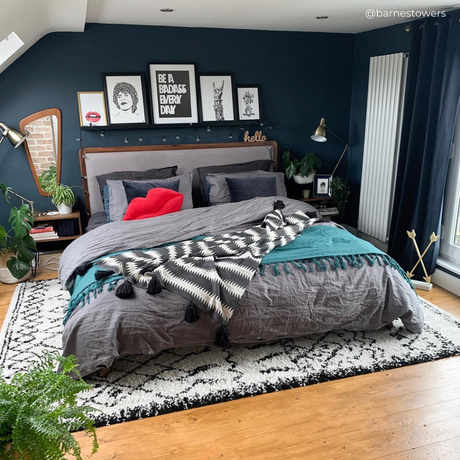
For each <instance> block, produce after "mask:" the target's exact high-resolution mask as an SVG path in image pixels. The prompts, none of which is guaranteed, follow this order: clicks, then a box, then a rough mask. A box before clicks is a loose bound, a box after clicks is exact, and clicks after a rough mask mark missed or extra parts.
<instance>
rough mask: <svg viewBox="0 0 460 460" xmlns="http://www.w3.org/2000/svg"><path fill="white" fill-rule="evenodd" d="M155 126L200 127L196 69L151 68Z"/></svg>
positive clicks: (184, 66) (180, 66)
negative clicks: (182, 124) (194, 125)
mask: <svg viewBox="0 0 460 460" xmlns="http://www.w3.org/2000/svg"><path fill="white" fill-rule="evenodd" d="M149 67H150V84H151V87H152V107H153V123H154V124H156V125H171V124H176V123H197V122H198V106H197V96H196V80H195V66H194V65H193V64H150V66H149Z"/></svg>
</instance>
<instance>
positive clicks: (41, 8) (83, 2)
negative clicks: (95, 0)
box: [0, 0, 88, 72]
mask: <svg viewBox="0 0 460 460" xmlns="http://www.w3.org/2000/svg"><path fill="white" fill-rule="evenodd" d="M87 3H88V0H0V40H3V39H4V38H5V37H7V36H8V35H9V34H10V33H11V32H16V34H17V35H18V36H19V38H20V39H21V40H22V41H23V42H24V46H22V47H21V48H20V49H19V50H18V51H16V53H15V54H13V56H11V57H10V58H9V59H8V60H7V61H5V62H4V63H3V64H1V65H0V72H3V71H4V70H5V69H6V68H7V67H8V66H9V65H10V64H11V63H12V62H14V61H15V60H16V59H17V58H18V57H19V56H21V54H23V53H24V52H25V51H27V49H28V48H30V47H31V46H32V45H33V44H34V43H36V42H37V41H38V40H40V38H42V37H43V36H44V35H46V34H48V33H50V32H83V30H84V28H85V22H86V7H87Z"/></svg>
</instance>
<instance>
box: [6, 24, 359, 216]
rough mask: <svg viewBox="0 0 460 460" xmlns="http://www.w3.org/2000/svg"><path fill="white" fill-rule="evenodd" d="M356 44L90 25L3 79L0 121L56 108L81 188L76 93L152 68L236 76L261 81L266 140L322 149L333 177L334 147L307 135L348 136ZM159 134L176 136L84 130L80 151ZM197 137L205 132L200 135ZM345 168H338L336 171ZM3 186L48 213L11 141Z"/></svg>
mask: <svg viewBox="0 0 460 460" xmlns="http://www.w3.org/2000/svg"><path fill="white" fill-rule="evenodd" d="M353 46H354V36H353V35H347V34H322V33H294V32H266V31H247V30H223V29H196V28H172V27H150V26H123V25H97V24H88V25H87V26H86V30H85V32H84V33H53V34H50V35H47V36H45V37H44V38H42V39H41V40H40V41H39V42H38V43H36V44H35V45H34V46H33V47H32V48H31V49H30V50H28V51H27V52H26V53H25V54H24V55H23V56H22V57H20V58H19V59H18V60H17V61H16V62H14V63H13V64H12V65H11V66H10V67H9V68H7V69H6V70H5V71H4V72H3V73H2V74H0V114H1V116H0V118H1V120H0V121H4V122H5V123H7V124H9V125H11V126H13V127H17V126H18V124H19V121H20V120H21V119H22V118H23V117H25V116H27V115H30V114H31V113H34V112H36V111H39V110H43V109H46V108H49V107H58V108H60V109H61V110H62V115H63V145H62V179H61V181H62V182H63V183H65V184H69V185H80V184H81V181H80V169H79V163H78V149H79V148H80V144H79V143H78V142H76V138H78V137H79V136H80V131H79V119H78V108H77V96H76V93H77V91H92V90H102V89H103V85H102V75H101V74H102V73H103V72H126V71H130V72H136V71H141V72H145V73H146V76H148V63H155V62H157V63H194V64H196V70H197V73H200V72H233V73H234V75H235V79H236V83H239V84H254V83H258V84H260V87H261V97H262V106H263V110H264V118H267V119H269V120H270V124H271V126H272V128H273V129H272V130H270V131H268V130H266V129H265V127H264V128H263V130H264V132H265V134H267V135H268V138H269V139H273V140H276V141H278V143H279V146H280V151H281V150H282V148H283V147H290V148H292V149H293V150H294V152H296V153H298V154H299V156H301V155H302V154H304V153H306V152H309V151H316V152H319V153H320V154H321V155H322V158H323V163H324V166H323V168H322V171H324V172H330V171H331V170H332V167H333V165H334V163H335V161H336V159H337V158H338V155H339V154H340V151H341V148H340V144H339V143H338V142H336V141H335V140H331V141H328V142H327V143H325V144H318V143H315V142H313V141H312V140H311V139H310V134H311V132H312V131H313V130H314V129H315V128H316V126H317V125H318V123H319V120H320V118H321V117H326V118H327V120H328V123H329V124H330V125H331V127H332V126H334V131H335V132H336V133H337V135H339V136H340V137H342V138H346V137H347V135H348V130H349V126H350V104H351V88H352V76H353ZM188 132H189V133H190V134H192V135H193V136H192V137H185V136H184V135H182V137H181V140H180V141H175V139H171V143H174V142H175V143H195V133H194V132H190V131H188ZM163 133H165V134H175V131H171V130H149V131H139V132H137V131H136V132H135V131H113V132H111V133H107V135H106V136H105V137H104V138H102V137H100V135H99V134H97V133H94V132H88V131H85V132H83V136H82V137H83V145H84V146H85V147H88V146H113V145H125V144H123V138H124V136H130V137H135V136H137V135H139V134H142V136H144V137H148V136H149V135H152V136H153V135H158V134H163ZM214 133H219V134H221V135H223V136H225V137H223V138H220V139H219V138H209V139H207V142H219V141H220V142H225V141H227V142H228V134H229V130H228V129H227V128H225V129H224V128H215V129H213V131H212V132H211V134H214ZM109 134H112V137H109ZM198 134H200V136H201V137H202V138H203V137H204V136H206V135H209V133H206V130H205V129H201V130H199V131H198ZM114 136H116V137H114ZM233 136H234V141H236V140H238V139H239V140H241V139H242V132H241V131H240V130H239V129H238V128H233ZM144 143H145V142H144ZM155 143H162V141H161V139H160V140H156V141H155ZM130 144H134V145H138V144H139V142H138V141H137V140H136V141H132V142H130ZM346 171H347V165H346V163H345V162H344V164H343V165H341V173H342V174H346ZM0 182H6V183H7V184H9V185H12V186H14V188H15V189H16V190H17V191H18V192H19V193H21V194H23V195H24V196H26V197H29V198H31V199H33V200H35V201H36V204H37V208H41V209H44V208H48V209H49V208H52V205H51V203H50V202H49V200H48V199H47V198H46V197H41V196H40V195H39V194H38V192H37V190H36V187H35V183H34V181H33V178H32V174H31V172H30V169H29V166H28V163H27V160H26V155H25V152H24V149H23V147H19V148H18V149H17V150H14V149H13V148H12V147H11V145H10V144H9V143H8V142H7V141H5V142H4V143H3V144H2V145H1V146H0ZM0 203H1V204H0V221H1V222H5V217H6V207H5V205H4V203H3V202H0Z"/></svg>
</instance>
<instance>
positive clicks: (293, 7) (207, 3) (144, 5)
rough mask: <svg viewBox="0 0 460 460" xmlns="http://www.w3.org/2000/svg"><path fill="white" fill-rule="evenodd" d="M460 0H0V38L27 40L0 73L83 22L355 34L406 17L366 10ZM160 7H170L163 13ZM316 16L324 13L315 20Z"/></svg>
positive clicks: (442, 5)
mask: <svg viewBox="0 0 460 460" xmlns="http://www.w3.org/2000/svg"><path fill="white" fill-rule="evenodd" d="M458 1H459V0H450V1H449V0H378V1H376V0H316V1H313V0H284V1H281V0H193V1H192V0H161V1H160V0H0V40H2V39H3V38H5V37H7V36H8V35H9V34H10V33H11V32H13V31H14V32H16V34H17V35H18V36H19V37H20V38H21V39H22V40H23V41H24V43H25V45H24V46H23V47H22V48H21V49H20V50H18V51H17V52H16V53H15V54H14V55H13V56H12V57H11V58H10V59H8V60H7V61H6V62H4V63H3V64H1V65H0V73H1V72H2V71H3V70H4V69H6V67H8V65H10V64H11V63H12V62H14V60H16V59H17V58H18V57H19V56H20V55H21V54H22V53H24V52H25V51H26V50H27V49H28V48H30V47H31V46H32V45H33V44H34V43H36V42H37V41H38V40H39V39H40V38H41V37H43V36H44V35H46V34H48V33H50V32H82V31H83V30H84V27H85V23H86V22H93V23H103V24H140V25H164V26H183V27H217V28H228V29H257V30H286V31H302V32H307V31H308V32H344V33H358V32H364V31H367V30H371V29H378V28H381V27H386V26H389V25H393V24H398V23H402V22H407V21H410V20H411V18H410V17H392V18H375V19H367V18H366V15H365V14H366V10H368V9H369V8H372V9H374V10H377V9H378V10H380V11H392V10H397V11H403V10H404V11H407V10H417V11H427V10H428V11H431V10H443V9H446V10H447V9H453V8H455V7H460V5H459V4H458ZM160 8H173V9H174V12H173V13H161V12H160ZM316 16H328V17H329V18H328V19H326V20H318V19H316Z"/></svg>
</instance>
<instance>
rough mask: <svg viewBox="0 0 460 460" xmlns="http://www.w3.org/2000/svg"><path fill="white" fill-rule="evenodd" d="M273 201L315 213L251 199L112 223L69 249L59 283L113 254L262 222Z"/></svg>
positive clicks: (293, 203) (61, 263)
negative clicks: (84, 265) (86, 266)
mask: <svg viewBox="0 0 460 460" xmlns="http://www.w3.org/2000/svg"><path fill="white" fill-rule="evenodd" d="M276 200H282V201H284V203H285V205H286V208H285V210H284V211H285V212H286V214H291V213H293V212H295V211H298V210H300V211H305V212H307V211H316V210H315V208H313V207H312V206H311V205H309V204H308V203H303V202H301V201H298V200H292V199H289V198H286V197H266V198H254V199H253V200H248V201H244V202H240V203H228V204H223V205H220V206H214V207H207V208H197V209H188V210H184V211H180V212H177V213H173V214H168V215H166V216H160V217H154V218H152V219H143V220H133V221H128V222H123V221H122V222H112V223H109V224H106V225H103V226H100V227H97V228H95V229H93V230H92V231H91V232H89V233H86V234H84V235H83V236H81V237H80V238H78V239H77V240H75V241H74V242H73V243H72V244H71V245H69V246H68V247H67V248H66V250H65V251H64V253H63V254H62V256H61V259H60V261H59V279H60V281H61V284H62V285H63V286H64V287H65V288H66V289H68V288H69V287H70V285H71V281H72V274H73V272H74V270H75V269H76V268H77V267H78V266H79V265H81V264H83V263H85V262H89V261H91V260H93V259H96V258H98V257H101V256H103V255H105V254H109V253H112V252H116V251H123V250H129V249H137V248H146V247H154V246H159V245H161V244H165V243H168V242H173V241H181V240H184V239H190V238H193V237H195V236H199V235H213V234H219V233H222V232H224V231H228V230H232V229H236V228H241V226H242V225H245V224H249V225H252V224H253V223H254V222H258V221H262V219H263V218H264V217H265V215H266V214H268V213H269V212H270V211H272V210H273V203H274V202H275V201H276Z"/></svg>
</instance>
